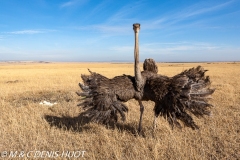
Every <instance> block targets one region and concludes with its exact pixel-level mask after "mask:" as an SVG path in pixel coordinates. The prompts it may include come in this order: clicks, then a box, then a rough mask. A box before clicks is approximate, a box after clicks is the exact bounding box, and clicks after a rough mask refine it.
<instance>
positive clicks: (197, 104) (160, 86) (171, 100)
mask: <svg viewBox="0 0 240 160" xmlns="http://www.w3.org/2000/svg"><path fill="white" fill-rule="evenodd" d="M133 30H134V33H135V48H134V60H135V62H134V74H135V76H134V77H133V76H130V75H122V76H116V77H114V78H112V79H109V78H107V77H105V76H103V75H101V74H98V73H95V72H92V71H90V70H89V72H90V75H82V76H81V77H82V80H83V83H84V84H81V83H79V86H80V88H81V89H82V92H77V94H78V95H79V96H82V97H85V100H84V102H83V103H81V104H79V105H80V106H83V109H85V111H84V114H85V115H86V116H88V117H90V118H91V120H92V121H94V122H97V123H109V122H111V121H113V122H117V121H118V115H120V116H121V118H122V120H123V121H125V120H126V116H125V112H127V111H128V107H127V106H126V105H125V104H124V102H126V101H128V100H130V99H136V100H137V101H138V102H139V105H140V121H139V127H138V131H139V132H141V129H142V115H143V112H144V106H143V104H142V101H148V100H151V101H153V102H155V106H154V113H155V118H154V128H155V126H156V117H158V116H159V115H161V116H164V117H166V119H167V121H168V122H169V124H171V125H172V126H178V127H181V124H180V123H179V121H182V122H183V123H184V124H185V125H186V126H188V127H191V128H192V129H197V128H198V126H197V125H196V124H195V122H194V121H193V119H192V117H191V115H192V114H194V115H195V116H203V115H209V114H210V111H209V107H210V106H211V104H209V103H208V99H209V98H210V96H211V94H212V93H213V92H214V89H210V78H209V77H208V76H207V77H205V72H206V71H207V70H204V69H203V68H202V67H201V66H198V67H196V68H191V69H189V70H185V71H183V72H182V73H180V74H177V75H175V76H173V77H167V76H163V75H160V74H157V72H158V68H157V65H156V63H155V61H154V60H153V59H146V60H145V61H144V64H143V69H144V71H142V72H141V71H140V67H139V46H138V33H139V30H140V24H138V23H136V24H133Z"/></svg>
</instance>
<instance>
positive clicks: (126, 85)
mask: <svg viewBox="0 0 240 160" xmlns="http://www.w3.org/2000/svg"><path fill="white" fill-rule="evenodd" d="M82 80H83V82H84V84H79V86H80V88H81V89H82V92H81V93H77V94H78V95H79V96H82V97H85V100H84V101H83V103H81V104H79V106H82V107H83V108H84V109H85V111H84V114H85V115H86V116H88V117H90V118H91V120H92V121H94V122H97V123H109V122H111V121H114V122H116V121H117V120H118V115H120V116H121V118H122V120H123V121H124V120H125V119H126V116H125V112H127V111H128V108H127V106H126V105H125V104H124V103H123V102H126V101H127V100H129V99H132V98H133V97H134V94H135V88H134V78H133V77H131V76H126V75H123V76H117V77H114V78H112V79H108V78H106V77H104V76H102V75H100V74H98V73H95V72H91V71H90V75H82Z"/></svg>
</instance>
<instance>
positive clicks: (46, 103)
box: [39, 101, 57, 106]
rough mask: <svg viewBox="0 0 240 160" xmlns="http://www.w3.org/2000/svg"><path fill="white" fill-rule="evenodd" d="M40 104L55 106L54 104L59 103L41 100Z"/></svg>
mask: <svg viewBox="0 0 240 160" xmlns="http://www.w3.org/2000/svg"><path fill="white" fill-rule="evenodd" d="M39 104H40V105H46V106H53V105H55V104H57V103H56V102H54V103H51V102H48V101H43V102H40V103H39Z"/></svg>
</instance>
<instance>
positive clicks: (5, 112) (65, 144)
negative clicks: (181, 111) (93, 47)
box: [0, 63, 240, 160]
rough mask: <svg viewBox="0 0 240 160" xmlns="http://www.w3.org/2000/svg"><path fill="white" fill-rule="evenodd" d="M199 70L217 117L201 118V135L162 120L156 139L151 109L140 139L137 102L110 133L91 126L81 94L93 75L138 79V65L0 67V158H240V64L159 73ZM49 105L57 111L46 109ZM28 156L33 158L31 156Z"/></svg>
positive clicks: (168, 67) (162, 66) (163, 67)
mask: <svg viewBox="0 0 240 160" xmlns="http://www.w3.org/2000/svg"><path fill="white" fill-rule="evenodd" d="M197 65H202V66H203V67H204V68H205V69H208V70H209V71H208V72H207V73H206V74H207V75H209V76H210V78H211V81H212V87H213V88H216V91H215V93H214V94H213V99H212V100H211V103H212V104H213V105H214V106H215V107H214V108H212V116H210V117H205V118H200V119H198V118H196V117H194V120H195V122H196V123H197V124H198V125H199V126H200V129H199V130H192V129H191V128H187V127H184V128H183V129H182V130H180V129H177V128H174V129H172V128H171V127H170V126H169V124H168V123H167V122H166V120H165V119H164V118H162V117H159V118H158V128H157V130H156V132H155V133H153V132H152V131H153V130H152V122H153V119H154V115H153V106H154V104H153V103H152V102H150V101H149V102H144V103H143V104H144V105H145V111H144V116H143V133H144V136H136V130H137V127H138V121H139V114H140V111H139V106H138V103H137V102H136V101H135V100H131V101H129V102H126V104H127V106H128V107H129V112H128V114H127V121H126V122H124V123H123V122H119V123H118V124H117V125H116V126H115V127H107V126H103V125H99V124H94V123H90V124H89V123H85V120H84V118H83V117H82V116H81V108H80V107H78V106H77V104H78V103H79V101H80V98H79V97H78V96H77V95H76V94H75V92H76V91H79V90H80V88H79V87H78V83H79V82H81V78H80V75H81V74H86V73H88V71H87V68H90V69H91V70H92V71H94V72H98V73H101V74H103V75H105V76H107V77H109V78H111V77H114V76H117V75H122V74H130V75H133V64H132V63H125V64H124V63H119V64H117V63H115V64H111V63H47V64H44V63H0V113H1V115H0V135H1V136H0V159H2V158H3V157H2V158H1V156H3V155H1V154H2V153H3V152H4V151H6V152H7V154H8V155H9V154H10V151H18V153H19V152H20V151H24V153H25V155H24V156H23V158H22V159H38V158H39V159H40V158H41V157H38V158H36V157H35V158H34V154H36V151H41V153H42V158H41V159H46V152H43V151H48V152H50V151H52V152H56V151H59V153H62V152H64V153H65V152H67V151H86V152H85V154H84V156H83V157H82V156H80V157H78V158H79V159H108V160H110V159H119V160H120V159H121V160H122V159H123V160H125V159H129V160H133V159H136V160H137V159H143V160H148V159H183V160H187V159H197V160H199V159H240V63H158V67H159V73H160V74H164V75H167V76H173V75H175V74H177V73H180V72H181V71H183V70H185V69H188V68H190V67H196V66H197ZM42 100H47V101H50V102H57V104H56V105H54V106H43V105H40V104H39V103H40V102H41V101H42ZM29 151H34V152H31V153H30V154H29V157H27V156H26V153H28V152H29ZM6 152H4V153H6ZM75 153H76V152H75ZM78 153H79V152H78ZM8 155H7V157H5V158H6V159H7V158H8V159H14V158H9V157H8ZM35 156H36V155H35ZM68 156H69V157H67V156H65V157H60V156H56V157H55V159H71V157H70V156H71V155H68ZM44 157H45V158H44ZM15 159H20V158H19V155H18V154H17V155H16V157H15Z"/></svg>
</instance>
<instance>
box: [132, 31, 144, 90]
mask: <svg viewBox="0 0 240 160" xmlns="http://www.w3.org/2000/svg"><path fill="white" fill-rule="evenodd" d="M134 59H135V63H134V74H135V80H136V84H137V90H138V91H140V89H141V88H142V76H141V70H140V66H139V45H138V31H137V32H135V48H134Z"/></svg>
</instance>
